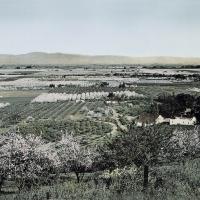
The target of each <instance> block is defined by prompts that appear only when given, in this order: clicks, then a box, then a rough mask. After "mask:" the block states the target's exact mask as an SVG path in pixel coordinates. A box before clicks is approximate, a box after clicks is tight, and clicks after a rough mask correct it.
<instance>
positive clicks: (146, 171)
mask: <svg viewBox="0 0 200 200" xmlns="http://www.w3.org/2000/svg"><path fill="white" fill-rule="evenodd" d="M148 183H149V166H148V165H144V180H143V189H144V190H146V189H147V188H148Z"/></svg>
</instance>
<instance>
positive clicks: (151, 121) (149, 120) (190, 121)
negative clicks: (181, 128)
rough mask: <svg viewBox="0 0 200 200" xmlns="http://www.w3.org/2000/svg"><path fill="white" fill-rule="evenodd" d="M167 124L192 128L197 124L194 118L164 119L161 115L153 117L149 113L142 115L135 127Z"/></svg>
mask: <svg viewBox="0 0 200 200" xmlns="http://www.w3.org/2000/svg"><path fill="white" fill-rule="evenodd" d="M162 123H167V124H169V125H187V126H192V125H195V124H196V123H197V119H196V117H192V118H188V117H175V118H164V117H163V116H162V115H153V114H150V113H142V114H141V115H140V116H139V117H138V118H137V120H136V126H151V125H155V124H162Z"/></svg>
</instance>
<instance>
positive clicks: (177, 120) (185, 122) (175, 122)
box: [169, 117, 197, 126]
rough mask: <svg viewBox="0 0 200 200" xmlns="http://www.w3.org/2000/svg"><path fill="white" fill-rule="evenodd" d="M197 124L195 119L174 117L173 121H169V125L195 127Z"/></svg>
mask: <svg viewBox="0 0 200 200" xmlns="http://www.w3.org/2000/svg"><path fill="white" fill-rule="evenodd" d="M196 122H197V119H196V117H192V118H186V117H175V118H174V119H170V121H169V124H170V125H188V126H191V125H195V124H196Z"/></svg>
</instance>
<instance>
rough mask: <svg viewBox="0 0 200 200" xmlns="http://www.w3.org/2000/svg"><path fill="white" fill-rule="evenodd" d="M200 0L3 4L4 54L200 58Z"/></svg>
mask: <svg viewBox="0 0 200 200" xmlns="http://www.w3.org/2000/svg"><path fill="white" fill-rule="evenodd" d="M199 11H200V0H0V54H23V53H28V52H49V53H51V52H61V53H75V54H89V55H127V56H183V57H200V12H199Z"/></svg>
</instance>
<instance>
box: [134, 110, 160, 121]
mask: <svg viewBox="0 0 200 200" xmlns="http://www.w3.org/2000/svg"><path fill="white" fill-rule="evenodd" d="M157 118H158V115H157V114H151V113H146V112H145V113H142V114H141V115H140V116H139V117H138V120H137V121H138V122H140V123H143V124H152V123H154V122H155V121H156V119H157Z"/></svg>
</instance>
